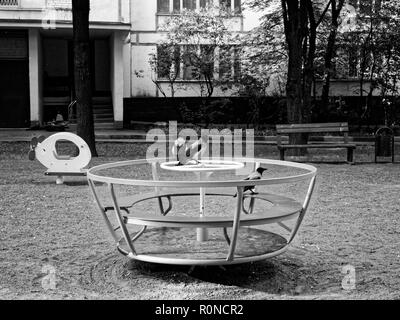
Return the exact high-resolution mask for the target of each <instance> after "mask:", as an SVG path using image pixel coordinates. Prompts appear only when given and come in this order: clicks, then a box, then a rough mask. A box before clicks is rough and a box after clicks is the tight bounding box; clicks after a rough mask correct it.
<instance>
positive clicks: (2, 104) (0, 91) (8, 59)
mask: <svg viewBox="0 0 400 320" xmlns="http://www.w3.org/2000/svg"><path fill="white" fill-rule="evenodd" d="M29 126H30V103H29V63H28V42H27V33H26V32H20V31H0V128H26V127H29Z"/></svg>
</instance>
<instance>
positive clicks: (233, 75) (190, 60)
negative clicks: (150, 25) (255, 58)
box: [157, 45, 241, 81]
mask: <svg viewBox="0 0 400 320" xmlns="http://www.w3.org/2000/svg"><path fill="white" fill-rule="evenodd" d="M216 63H217V66H219V67H216ZM240 69H241V66H240V48H239V47H238V46H222V47H219V48H216V47H215V46H213V45H200V46H196V45H182V46H169V45H159V46H157V78H158V79H159V80H184V81H190V80H200V81H201V80H205V79H206V78H207V79H213V78H214V77H215V75H216V76H217V77H219V79H220V80H222V81H238V80H239V78H240V72H241V70H240ZM215 72H217V73H215Z"/></svg>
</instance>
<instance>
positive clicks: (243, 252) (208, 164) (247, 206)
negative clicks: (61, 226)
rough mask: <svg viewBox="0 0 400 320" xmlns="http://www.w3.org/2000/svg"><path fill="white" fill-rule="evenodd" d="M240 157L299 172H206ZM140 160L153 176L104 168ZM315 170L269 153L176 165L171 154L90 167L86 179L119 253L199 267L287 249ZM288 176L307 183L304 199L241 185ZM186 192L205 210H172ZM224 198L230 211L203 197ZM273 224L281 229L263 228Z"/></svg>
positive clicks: (287, 180)
mask: <svg viewBox="0 0 400 320" xmlns="http://www.w3.org/2000/svg"><path fill="white" fill-rule="evenodd" d="M243 163H246V164H250V165H251V166H252V167H253V169H256V168H257V167H259V166H264V167H265V166H279V167H283V168H289V169H296V170H297V169H299V171H301V172H300V173H296V174H289V175H287V176H279V177H268V176H266V177H265V178H262V179H259V180H243V178H239V177H237V176H234V177H233V178H231V176H232V175H231V176H229V177H228V178H225V179H220V180H215V179H214V180H209V179H208V177H209V176H210V175H211V174H213V173H214V171H224V170H225V171H233V170H238V169H239V168H241V167H242V165H241V164H243ZM138 166H149V172H150V176H149V178H148V179H138V178H129V177H124V176H122V177H113V176H112V175H108V174H104V173H102V172H104V171H107V170H126V171H127V172H131V171H132V170H135V168H137V167H138ZM171 168H172V169H171ZM179 168H181V169H179ZM169 169H171V170H169ZM136 170H137V169H136ZM168 170H169V172H170V173H171V171H175V172H172V173H173V174H180V171H186V172H191V171H193V172H194V173H197V178H193V179H184V180H174V179H173V178H171V177H169V178H167V179H166V178H163V179H161V178H160V172H164V171H168ZM316 174H317V169H316V168H315V167H314V166H311V165H308V164H303V163H295V162H288V161H279V160H270V159H249V158H235V159H234V160H233V161H230V162H224V161H221V160H212V159H210V160H204V161H201V162H200V163H199V164H198V165H197V166H192V167H190V166H188V167H186V166H176V165H175V164H174V163H172V162H167V160H165V161H164V162H163V161H160V159H152V160H144V159H143V160H130V161H121V162H115V163H109V164H103V165H99V166H96V167H93V168H91V169H90V170H89V171H88V173H87V178H88V182H89V186H90V189H91V191H92V193H93V196H94V199H95V202H96V204H97V207H98V209H99V211H100V213H101V215H102V217H103V218H104V221H105V223H106V226H107V227H108V229H109V231H110V232H111V235H112V236H113V238H114V240H115V243H116V246H117V248H118V250H119V251H120V252H121V253H122V254H124V255H126V256H128V257H129V258H131V259H134V260H139V261H145V262H151V263H160V264H176V265H192V266H195V265H229V264H239V263H246V262H252V261H260V260H264V259H266V258H270V257H273V256H276V255H279V254H281V253H283V252H285V251H286V249H287V248H288V246H289V245H290V243H291V242H292V241H293V239H294V237H295V235H296V233H297V232H298V230H299V227H300V224H301V223H302V221H303V218H304V216H305V214H306V212H307V208H308V206H309V202H310V199H311V196H312V193H313V190H314V185H315V179H316ZM291 183H304V184H305V185H306V186H307V187H306V188H304V189H305V190H304V193H305V197H304V198H303V200H301V201H298V200H295V199H293V198H291V197H289V196H287V195H285V194H282V193H281V194H279V193H272V192H261V191H260V192H258V190H257V192H243V191H244V190H245V188H246V187H249V186H251V187H253V186H254V187H255V188H256V189H257V188H261V187H265V186H269V187H274V186H277V185H285V184H291ZM121 187H128V188H139V187H143V188H147V189H150V192H145V193H142V192H138V193H137V194H129V196H124V197H120V196H119V194H118V192H117V190H116V189H118V188H121ZM100 188H102V192H100V190H99V189H100ZM135 190H136V189H135ZM134 192H136V191H132V193H134ZM189 197H199V198H200V210H199V211H200V212H198V211H197V212H196V214H192V215H187V214H185V213H183V214H180V213H179V212H177V213H174V203H175V201H178V199H181V200H182V199H183V200H184V204H185V205H186V206H187V203H186V199H188V198H189ZM220 197H221V198H224V199H227V201H228V203H230V204H231V205H232V208H233V210H232V211H231V212H222V213H221V212H220V211H224V210H220V209H218V214H216V211H217V210H214V211H215V212H213V210H210V212H208V208H207V201H205V199H218V198H220ZM218 201H219V200H218ZM143 204H144V205H148V206H151V208H152V210H143V209H141V208H139V206H140V205H143ZM196 210H197V209H196ZM205 210H206V212H205ZM112 216H113V218H112V219H111V217H112ZM288 221H292V225H290V226H289V225H288V223H287V222H288ZM269 225H274V227H275V229H279V230H281V231H282V232H280V231H270V230H265V228H263V226H269ZM132 229H135V230H134V231H133V230H132ZM275 229H274V230H275ZM193 230H197V233H196V232H194V231H193ZM196 234H197V236H196Z"/></svg>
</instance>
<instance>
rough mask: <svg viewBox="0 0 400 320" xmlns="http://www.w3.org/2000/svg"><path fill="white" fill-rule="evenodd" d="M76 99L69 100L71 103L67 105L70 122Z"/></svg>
mask: <svg viewBox="0 0 400 320" xmlns="http://www.w3.org/2000/svg"><path fill="white" fill-rule="evenodd" d="M76 103H77V100H73V101H71V103H70V104H69V105H68V121H69V122H71V119H72V115H73V107H74V106H75V105H76Z"/></svg>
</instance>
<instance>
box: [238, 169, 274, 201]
mask: <svg viewBox="0 0 400 320" xmlns="http://www.w3.org/2000/svg"><path fill="white" fill-rule="evenodd" d="M266 170H268V169H265V168H262V167H259V168H257V170H256V171H254V172H252V173H250V174H249V176H248V177H247V178H245V179H243V180H260V179H261V178H262V175H263V173H264V171H266ZM254 188H255V186H246V187H244V189H243V192H246V191H248V190H250V191H251V193H252V194H255V192H254ZM233 197H234V198H236V197H237V193H236V194H235V195H234V196H233Z"/></svg>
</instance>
